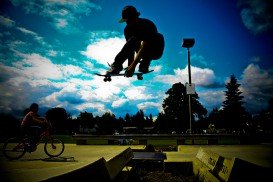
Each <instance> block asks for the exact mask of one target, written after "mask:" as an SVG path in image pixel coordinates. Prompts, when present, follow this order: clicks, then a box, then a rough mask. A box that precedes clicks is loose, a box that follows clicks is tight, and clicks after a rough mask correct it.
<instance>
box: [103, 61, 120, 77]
mask: <svg viewBox="0 0 273 182" xmlns="http://www.w3.org/2000/svg"><path fill="white" fill-rule="evenodd" d="M122 69H123V67H122V66H116V65H113V64H112V65H111V67H110V69H109V70H108V71H107V72H106V75H111V74H119V72H121V71H122Z"/></svg>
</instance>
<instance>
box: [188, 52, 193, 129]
mask: <svg viewBox="0 0 273 182" xmlns="http://www.w3.org/2000/svg"><path fill="white" fill-rule="evenodd" d="M188 72H189V84H190V85H191V61H190V49H189V48H188ZM189 116H190V118H189V119H190V134H191V120H192V118H191V95H190V94H189Z"/></svg>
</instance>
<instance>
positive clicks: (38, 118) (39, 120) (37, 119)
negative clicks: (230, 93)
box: [32, 115, 46, 124]
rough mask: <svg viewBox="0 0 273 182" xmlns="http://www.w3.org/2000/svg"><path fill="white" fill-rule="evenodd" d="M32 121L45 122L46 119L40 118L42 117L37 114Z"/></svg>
mask: <svg viewBox="0 0 273 182" xmlns="http://www.w3.org/2000/svg"><path fill="white" fill-rule="evenodd" d="M32 121H33V122H34V123H39V124H42V123H45V122H46V121H45V119H44V118H40V117H37V116H34V115H33V116H32Z"/></svg>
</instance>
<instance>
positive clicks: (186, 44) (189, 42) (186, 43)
mask: <svg viewBox="0 0 273 182" xmlns="http://www.w3.org/2000/svg"><path fill="white" fill-rule="evenodd" d="M194 43H195V40H194V39H189V38H187V39H183V42H182V47H185V48H187V51H188V72H189V87H191V86H192V83H191V61H190V48H191V47H193V46H194ZM191 90H192V89H191ZM187 94H188V95H189V119H190V134H191V129H192V127H191V123H192V111H191V94H192V93H189V92H188V91H187Z"/></svg>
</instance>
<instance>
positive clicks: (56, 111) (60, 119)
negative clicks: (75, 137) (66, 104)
mask: <svg viewBox="0 0 273 182" xmlns="http://www.w3.org/2000/svg"><path fill="white" fill-rule="evenodd" d="M45 115H46V119H47V120H49V121H50V122H51V124H52V126H53V128H54V130H55V131H56V133H67V132H69V123H68V117H69V115H68V114H67V112H66V110H65V109H64V108H60V107H56V108H52V109H49V110H48V111H47V112H46V114H45Z"/></svg>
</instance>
